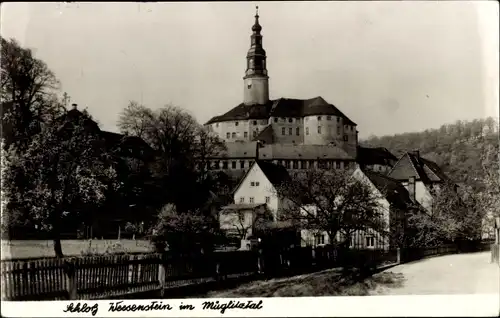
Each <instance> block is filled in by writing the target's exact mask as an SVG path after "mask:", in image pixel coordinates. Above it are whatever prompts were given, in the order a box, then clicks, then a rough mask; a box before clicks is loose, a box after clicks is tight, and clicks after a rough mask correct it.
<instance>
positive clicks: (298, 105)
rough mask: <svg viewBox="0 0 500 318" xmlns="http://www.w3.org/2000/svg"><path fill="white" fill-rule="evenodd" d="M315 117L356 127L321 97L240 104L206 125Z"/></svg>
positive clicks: (213, 118)
mask: <svg viewBox="0 0 500 318" xmlns="http://www.w3.org/2000/svg"><path fill="white" fill-rule="evenodd" d="M315 115H332V116H337V117H341V118H343V120H344V124H346V125H353V126H355V125H356V124H355V123H354V122H353V121H352V120H350V119H349V118H348V117H347V116H346V115H345V114H344V113H342V112H341V111H340V110H339V109H338V108H337V107H335V106H334V105H332V104H329V103H328V102H327V101H325V100H324V99H323V98H322V97H321V96H318V97H314V98H311V99H295V98H280V99H276V100H271V101H269V102H268V103H266V104H264V105H245V104H244V103H241V104H239V105H238V106H236V107H234V108H232V109H231V110H229V111H228V112H227V113H225V114H223V115H220V116H215V117H212V118H211V119H210V120H209V121H208V122H207V123H206V125H208V124H212V123H216V122H224V121H234V120H249V119H268V118H269V117H305V116H315Z"/></svg>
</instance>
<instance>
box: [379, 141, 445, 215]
mask: <svg viewBox="0 0 500 318" xmlns="http://www.w3.org/2000/svg"><path fill="white" fill-rule="evenodd" d="M387 175H388V176H389V177H391V178H392V179H395V180H397V181H399V182H401V183H402V184H403V185H404V186H405V188H406V189H407V190H408V192H410V194H411V195H412V196H413V195H414V196H415V198H416V200H417V202H418V203H420V205H422V207H423V208H424V209H425V210H426V211H427V212H429V213H432V197H433V194H434V193H435V191H439V189H440V187H441V186H442V185H443V184H444V183H447V182H450V181H451V180H450V178H448V176H446V174H445V173H444V172H443V171H442V170H441V168H440V167H439V166H438V165H437V164H436V163H435V162H432V161H430V160H428V159H425V158H423V157H421V156H420V152H419V151H418V150H416V151H413V152H407V153H405V154H403V155H402V156H401V158H399V160H398V161H397V162H396V164H395V165H394V167H393V168H392V169H391V171H389V173H388V174H387Z"/></svg>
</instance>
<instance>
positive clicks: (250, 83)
mask: <svg viewBox="0 0 500 318" xmlns="http://www.w3.org/2000/svg"><path fill="white" fill-rule="evenodd" d="M247 87H248V88H251V87H252V80H247Z"/></svg>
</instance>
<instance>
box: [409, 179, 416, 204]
mask: <svg viewBox="0 0 500 318" xmlns="http://www.w3.org/2000/svg"><path fill="white" fill-rule="evenodd" d="M408 193H409V194H410V199H411V200H412V201H413V202H415V200H416V197H415V177H410V178H409V179H408Z"/></svg>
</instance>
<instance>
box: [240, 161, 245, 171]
mask: <svg viewBox="0 0 500 318" xmlns="http://www.w3.org/2000/svg"><path fill="white" fill-rule="evenodd" d="M240 168H241V169H245V160H241V161H240Z"/></svg>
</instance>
